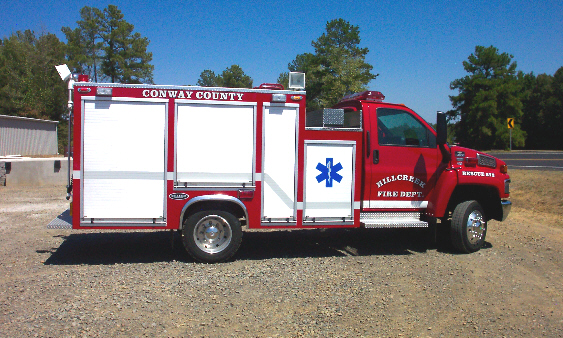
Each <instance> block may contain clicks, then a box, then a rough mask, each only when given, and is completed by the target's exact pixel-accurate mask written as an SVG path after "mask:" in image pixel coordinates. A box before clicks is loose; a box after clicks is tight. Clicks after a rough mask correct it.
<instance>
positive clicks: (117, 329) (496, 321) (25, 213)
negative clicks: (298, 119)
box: [0, 170, 563, 337]
mask: <svg viewBox="0 0 563 338" xmlns="http://www.w3.org/2000/svg"><path fill="white" fill-rule="evenodd" d="M511 176H512V179H513V184H512V195H513V202H514V207H513V209H512V214H511V215H510V216H509V218H508V220H507V221H506V222H503V223H499V222H490V224H489V231H488V234H487V242H486V245H485V247H484V248H483V249H482V250H481V251H479V252H476V253H474V254H470V255H460V254H456V253H454V252H452V251H450V250H449V249H447V248H446V247H442V246H438V247H436V246H433V245H431V244H429V243H428V242H427V241H426V236H425V233H424V231H418V230H415V231H413V230H404V229H403V230H373V229H351V230H339V229H331V230H326V231H306V230H293V231H289V230H287V231H275V232H268V233H265V232H257V231H253V232H248V233H245V235H244V239H243V244H242V246H241V248H240V250H239V252H238V253H237V255H236V260H235V261H233V262H229V263H222V264H214V265H208V264H198V263H194V262H193V261H192V260H190V258H189V257H188V256H187V255H186V254H185V253H184V252H183V249H182V247H181V244H180V241H179V238H178V237H175V238H172V237H171V235H170V233H168V232H165V231H93V230H90V231H73V230H53V229H46V227H45V225H46V224H47V223H48V222H49V221H50V220H51V219H52V218H54V217H55V216H56V215H57V214H58V213H59V212H60V211H63V210H64V209H66V207H67V205H68V202H67V201H66V200H65V189H64V187H39V188H29V187H21V188H17V189H16V188H10V187H0V221H1V223H0V224H1V226H0V336H3V337H28V336H163V337H166V336H199V337H241V336H243V337H309V336H311V337H362V336H364V337H379V336H385V337H399V336H404V337H455V336H459V337H469V336H480V337H503V336H507V337H542V336H545V337H560V336H563V307H561V304H562V303H563V252H562V248H563V228H562V227H561V226H560V220H561V211H560V210H558V206H559V207H560V206H561V204H558V203H560V200H561V193H560V192H558V190H557V189H556V188H561V187H562V185H561V176H557V175H554V173H553V172H543V173H542V172H524V171H517V170H514V171H512V172H511ZM548 189H551V190H548ZM546 194H553V195H552V196H550V197H551V198H545V195H546ZM553 196H555V198H553ZM557 199H559V202H557V201H558V200H557ZM34 205H36V206H37V208H33V206H34ZM56 209H58V210H56ZM172 244H174V246H172Z"/></svg>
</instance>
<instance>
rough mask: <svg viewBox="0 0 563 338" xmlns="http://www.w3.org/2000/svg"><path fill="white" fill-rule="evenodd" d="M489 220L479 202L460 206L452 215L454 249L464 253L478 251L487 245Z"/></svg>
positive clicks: (470, 202) (466, 202)
mask: <svg viewBox="0 0 563 338" xmlns="http://www.w3.org/2000/svg"><path fill="white" fill-rule="evenodd" d="M486 235H487V220H486V218H485V212H484V211H483V208H482V207H481V205H480V204H479V202H477V201H465V202H463V203H460V204H458V205H457V206H456V207H455V209H454V212H453V215H452V225H451V239H452V244H453V245H454V247H455V248H456V249H457V250H459V251H461V252H463V253H471V252H475V251H478V250H479V249H481V248H482V247H483V244H484V243H485V236H486Z"/></svg>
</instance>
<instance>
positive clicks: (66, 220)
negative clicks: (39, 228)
mask: <svg viewBox="0 0 563 338" xmlns="http://www.w3.org/2000/svg"><path fill="white" fill-rule="evenodd" d="M47 229H72V217H71V216H70V210H69V209H67V210H66V211H64V212H63V213H62V214H60V215H59V216H57V218H55V219H54V220H52V221H51V222H49V224H47Z"/></svg>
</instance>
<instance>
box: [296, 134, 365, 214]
mask: <svg viewBox="0 0 563 338" xmlns="http://www.w3.org/2000/svg"><path fill="white" fill-rule="evenodd" d="M354 159H355V143H354V142H350V141H332V142H331V141H305V187H304V191H305V196H304V198H303V221H304V222H307V221H315V222H317V221H343V222H346V221H353V215H354V208H353V201H354V173H355V166H354V163H355V160H354Z"/></svg>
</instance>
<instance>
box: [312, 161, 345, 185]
mask: <svg viewBox="0 0 563 338" xmlns="http://www.w3.org/2000/svg"><path fill="white" fill-rule="evenodd" d="M317 170H318V171H320V172H321V173H320V174H319V175H317V177H316V178H317V182H319V183H321V182H322V181H325V182H326V187H327V188H332V181H333V180H334V181H336V182H338V183H340V181H342V175H340V174H339V173H338V172H339V171H340V170H342V164H341V163H340V162H338V163H337V164H335V165H333V159H332V158H328V157H327V159H326V165H324V164H322V163H320V162H319V163H318V164H317Z"/></svg>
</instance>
